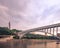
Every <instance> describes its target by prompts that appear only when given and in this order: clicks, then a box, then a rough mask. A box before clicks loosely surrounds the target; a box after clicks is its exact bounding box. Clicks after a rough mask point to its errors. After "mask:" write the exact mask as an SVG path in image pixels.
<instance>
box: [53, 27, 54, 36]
mask: <svg viewBox="0 0 60 48" xmlns="http://www.w3.org/2000/svg"><path fill="white" fill-rule="evenodd" d="M53 36H54V28H53Z"/></svg>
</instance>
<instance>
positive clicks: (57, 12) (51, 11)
mask: <svg viewBox="0 0 60 48" xmlns="http://www.w3.org/2000/svg"><path fill="white" fill-rule="evenodd" d="M9 21H10V23H11V28H12V29H13V28H14V29H19V30H27V29H31V28H36V27H41V26H45V25H50V24H55V23H60V0H0V26H1V27H8V23H9Z"/></svg>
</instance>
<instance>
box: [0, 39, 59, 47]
mask: <svg viewBox="0 0 60 48" xmlns="http://www.w3.org/2000/svg"><path fill="white" fill-rule="evenodd" d="M56 43H57V41H56V40H39V39H21V40H17V39H14V40H10V41H7V42H0V48H60V44H56Z"/></svg>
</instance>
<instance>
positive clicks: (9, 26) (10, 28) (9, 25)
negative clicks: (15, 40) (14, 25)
mask: <svg viewBox="0 0 60 48" xmlns="http://www.w3.org/2000/svg"><path fill="white" fill-rule="evenodd" d="M8 24H9V27H8V28H9V29H11V24H10V21H9V23H8Z"/></svg>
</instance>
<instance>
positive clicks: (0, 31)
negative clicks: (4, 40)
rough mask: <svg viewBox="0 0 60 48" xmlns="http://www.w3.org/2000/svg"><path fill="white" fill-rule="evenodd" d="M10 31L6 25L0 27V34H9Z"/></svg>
mask: <svg viewBox="0 0 60 48" xmlns="http://www.w3.org/2000/svg"><path fill="white" fill-rule="evenodd" d="M10 34H11V32H10V30H9V29H8V28H7V27H0V35H10Z"/></svg>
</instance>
